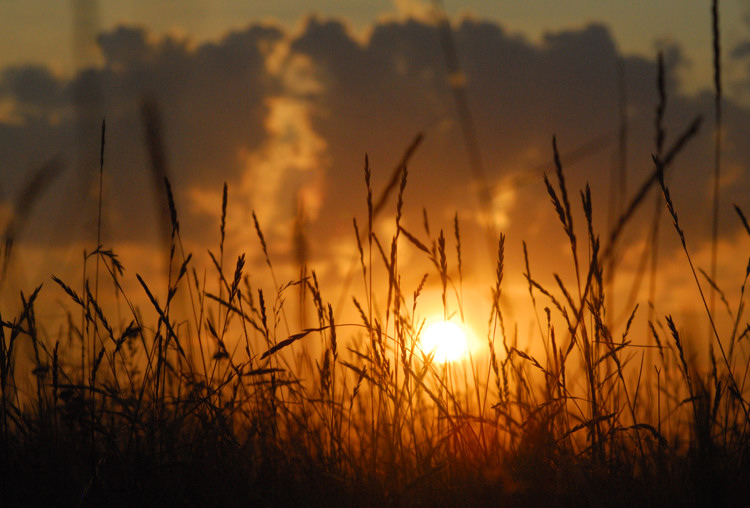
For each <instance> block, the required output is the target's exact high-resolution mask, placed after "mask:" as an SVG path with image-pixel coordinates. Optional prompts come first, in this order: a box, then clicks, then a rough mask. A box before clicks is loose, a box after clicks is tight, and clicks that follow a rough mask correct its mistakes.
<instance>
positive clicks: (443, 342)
mask: <svg viewBox="0 0 750 508" xmlns="http://www.w3.org/2000/svg"><path fill="white" fill-rule="evenodd" d="M421 345H422V351H424V352H425V354H430V353H432V352H433V351H434V354H435V356H434V359H435V361H437V362H441V363H445V362H454V361H456V360H460V359H461V358H462V357H463V356H465V355H466V353H467V352H468V350H469V346H468V341H467V339H466V332H465V331H464V330H463V328H461V327H460V326H459V325H457V324H456V323H451V322H450V321H438V322H436V323H433V324H431V325H429V326H428V327H427V328H426V329H425V331H424V333H423V334H422V340H421Z"/></svg>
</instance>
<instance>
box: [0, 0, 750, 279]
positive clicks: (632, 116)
mask: <svg viewBox="0 0 750 508" xmlns="http://www.w3.org/2000/svg"><path fill="white" fill-rule="evenodd" d="M400 5H402V6H403V8H404V9H411V8H412V7H414V6H415V5H422V4H421V3H418V2H417V3H414V2H402V3H400ZM453 28H454V30H453V35H454V40H455V45H456V49H457V56H458V61H459V64H460V66H461V68H462V71H463V77H464V83H465V90H466V93H467V96H468V103H469V109H470V111H471V112H472V116H473V120H474V127H475V130H476V133H477V137H478V146H479V150H480V152H481V155H482V159H483V162H484V168H485V172H486V176H487V185H488V187H489V190H490V193H491V200H492V202H493V203H494V206H495V208H496V209H495V212H496V214H497V216H496V218H495V223H496V224H498V225H499V226H500V227H501V229H502V230H503V231H504V232H505V233H506V234H507V235H508V238H509V241H508V256H509V259H510V260H511V261H512V262H514V263H516V262H520V261H521V259H522V258H521V240H526V241H527V242H528V243H529V246H530V252H531V253H532V262H534V263H536V264H537V265H542V266H547V265H550V264H552V261H553V260H554V259H556V258H557V257H559V256H557V254H559V255H564V253H565V242H564V235H563V233H562V230H561V228H560V226H559V224H557V223H556V222H555V220H556V219H555V216H554V213H553V211H552V209H551V206H550V204H549V198H548V196H547V194H546V191H545V189H544V186H543V184H542V180H541V173H542V170H543V169H545V168H546V170H547V171H548V172H550V173H551V166H550V163H551V159H552V150H551V140H552V137H553V135H555V136H556V137H557V141H558V146H559V147H560V151H561V153H562V161H563V164H564V166H565V171H566V175H567V178H568V186H569V192H570V194H571V200H572V202H573V207H574V209H575V217H576V220H577V221H578V222H577V233H578V235H579V238H581V239H583V238H584V237H585V225H584V222H583V215H582V212H580V197H579V194H578V190H579V189H582V188H583V187H584V186H585V184H586V183H587V182H588V183H589V184H590V185H591V188H592V193H593V196H594V210H595V217H594V222H595V227H596V228H597V229H598V231H599V232H601V233H602V234H603V236H606V235H605V234H606V231H607V228H608V225H609V224H610V223H611V219H610V217H611V216H612V215H613V212H612V207H613V206H615V203H617V202H620V204H621V206H622V204H623V203H624V202H625V201H627V199H626V198H629V197H632V195H633V194H634V193H635V191H636V189H637V188H638V186H639V185H640V184H641V183H642V182H643V181H644V180H645V179H646V178H647V177H648V175H649V174H650V172H651V171H652V169H653V163H652V162H651V154H652V153H653V152H654V151H655V147H654V116H655V112H654V111H655V106H656V103H657V90H656V73H657V66H656V62H655V59H646V58H643V57H635V56H626V55H623V54H621V52H620V51H619V50H618V48H617V45H616V44H615V41H614V40H613V38H612V35H611V33H610V31H609V30H608V29H607V27H606V26H603V25H599V24H591V25H589V26H587V27H584V28H581V29H576V30H568V31H564V32H559V33H550V34H547V35H546V36H545V37H544V38H543V39H542V40H541V41H539V42H531V41H529V40H527V39H524V38H523V37H521V36H518V35H513V34H510V33H509V32H507V31H506V30H505V29H504V28H503V27H502V26H499V25H498V24H496V23H494V22H487V21H482V20H477V19H473V18H465V19H463V20H461V21H460V23H458V24H456V25H455V26H454V27H453ZM99 44H100V46H101V49H102V54H103V59H104V64H103V66H102V67H101V68H95V69H89V70H87V71H86V72H83V73H81V74H79V75H78V76H76V77H74V78H72V79H67V78H63V77H58V76H55V75H53V74H52V73H51V72H50V71H48V70H46V69H44V68H39V67H21V68H13V69H5V70H4V71H3V72H2V79H1V80H0V105H3V106H2V108H0V143H2V144H3V146H5V147H8V148H7V149H4V150H3V151H0V164H2V166H3V167H4V168H7V170H6V172H5V174H6V175H7V178H6V179H7V182H3V190H4V191H5V198H6V199H8V200H11V198H12V196H14V195H17V193H18V192H19V190H20V189H22V187H23V185H24V183H23V182H25V181H28V178H29V177H27V176H26V174H27V173H28V172H29V171H32V170H34V169H35V168H37V167H40V166H41V165H42V164H43V163H44V162H45V161H47V160H49V159H51V158H60V159H62V160H64V161H65V166H66V167H67V168H68V169H67V170H68V171H69V172H75V171H76V168H77V166H80V165H81V164H80V163H81V160H88V161H89V162H88V163H87V164H88V165H89V166H96V164H95V162H91V161H97V160H98V159H97V157H95V156H92V155H91V154H94V155H97V154H98V143H99V140H98V137H97V128H98V125H99V122H100V120H101V118H102V117H104V116H106V118H107V145H106V146H107V149H106V162H105V179H106V184H107V186H106V189H107V190H106V192H107V204H108V207H107V210H108V212H107V213H108V215H107V220H108V230H107V231H108V234H109V237H108V238H109V239H110V241H111V242H113V243H114V242H117V241H119V240H120V239H122V241H128V242H136V243H138V242H148V241H151V242H154V241H155V238H156V236H155V235H156V233H155V231H152V232H151V234H150V236H149V235H148V234H144V231H148V230H149V229H154V230H155V228H154V227H153V226H152V224H153V223H154V219H153V217H155V211H154V210H155V205H153V202H154V201H155V199H156V198H155V197H154V196H155V193H156V191H154V189H153V188H152V184H151V179H152V177H151V175H150V174H149V165H150V163H149V159H148V154H147V151H146V149H145V148H144V134H143V119H142V113H141V108H142V103H143V100H144V98H149V99H150V100H152V101H153V102H154V103H155V104H157V105H158V108H159V112H160V114H161V120H162V123H161V125H162V134H163V138H164V142H165V149H166V155H167V160H168V165H169V167H168V169H169V171H170V177H171V179H172V181H173V183H174V187H175V190H176V193H177V198H178V206H180V205H181V210H180V211H181V214H183V217H182V218H183V222H184V224H185V227H183V233H184V234H185V235H192V237H191V238H192V239H193V240H194V241H195V242H198V244H199V245H201V244H202V243H205V242H208V241H212V240H211V239H213V238H215V237H216V234H215V233H214V232H213V231H215V230H216V229H217V228H218V225H217V217H218V214H219V211H220V195H221V185H222V183H223V182H224V181H227V182H229V185H230V196H232V201H230V203H233V204H234V205H235V207H236V209H237V210H239V212H237V213H235V215H234V217H235V218H234V219H232V220H233V221H234V222H232V223H231V224H230V228H233V229H232V230H233V231H235V232H238V231H240V230H241V229H244V231H245V232H244V233H237V234H240V235H242V234H244V235H245V236H244V237H242V241H241V242H237V244H236V245H235V247H237V248H238V249H241V248H243V247H245V248H247V242H248V241H250V237H251V236H252V233H253V231H252V228H251V222H250V219H249V216H250V214H249V212H250V210H256V212H258V215H259V219H260V220H261V223H263V224H265V225H268V229H269V234H270V235H271V237H272V239H274V240H275V241H276V243H275V244H274V245H275V246H273V247H272V248H273V249H274V250H275V251H276V252H277V253H278V254H279V255H280V256H281V259H282V260H291V259H292V256H291V252H292V250H293V248H292V246H291V245H292V244H291V242H290V239H291V237H292V229H293V227H294V222H295V220H294V219H295V217H294V215H295V213H296V210H298V209H299V206H300V204H302V206H304V208H305V210H306V213H305V215H306V217H307V221H308V234H309V235H310V239H311V241H310V245H311V250H310V255H311V258H310V260H311V261H312V262H315V263H319V264H320V266H322V267H323V268H322V269H325V268H326V267H327V268H328V269H330V270H332V271H335V269H336V267H335V266H332V264H333V263H332V261H331V260H337V261H336V263H338V262H339V261H338V260H340V259H346V255H345V254H342V252H343V251H342V247H341V246H342V244H343V243H344V242H349V243H351V241H352V226H351V219H352V216H355V215H356V216H358V217H360V218H361V217H364V213H365V192H366V191H365V189H364V176H363V165H364V156H365V154H368V156H369V160H370V163H371V167H372V169H373V186H374V189H375V193H376V195H377V194H378V193H379V192H381V191H382V189H383V188H384V187H385V185H386V183H387V182H388V180H389V179H390V177H391V174H392V171H393V169H394V167H395V166H396V164H397V163H398V161H399V160H400V158H401V156H402V153H403V151H404V150H405V149H406V148H407V147H408V146H409V145H410V143H411V142H412V140H413V139H414V137H415V136H416V135H417V134H418V133H423V134H424V136H425V137H424V142H423V143H422V144H421V146H420V147H419V148H418V150H417V152H416V154H415V155H414V157H413V158H412V160H411V164H410V167H409V183H408V187H407V191H406V208H405V217H404V221H405V224H406V227H407V228H410V229H412V230H414V231H415V232H417V233H420V234H422V212H421V211H422V208H423V207H425V208H426V209H427V210H428V211H429V212H430V218H431V220H432V221H433V225H434V228H445V229H446V230H447V229H450V228H452V222H451V221H452V217H453V214H454V213H455V212H456V211H458V213H459V217H460V219H461V221H462V223H463V224H464V225H465V226H466V228H467V230H466V236H465V237H464V239H465V241H467V244H465V248H471V244H470V243H469V241H470V240H471V241H473V242H474V244H475V245H478V247H476V248H475V249H476V250H477V251H480V250H481V251H482V252H484V251H483V249H484V245H485V239H483V238H482V237H483V235H484V232H483V230H482V226H481V224H480V221H479V219H478V217H479V213H478V211H479V204H478V199H477V193H476V182H473V181H472V176H471V175H472V172H471V170H470V166H469V162H468V157H467V153H466V148H465V145H464V141H463V133H462V126H461V124H460V123H459V120H458V115H457V113H456V106H455V103H454V98H453V93H452V90H451V88H450V86H449V83H448V79H447V74H448V72H447V66H446V63H445V56H444V53H443V51H444V50H443V46H442V45H441V39H440V33H439V31H438V28H437V27H436V26H434V25H433V24H432V23H430V22H429V21H427V17H426V16H422V17H420V18H419V19H415V18H409V19H399V20H382V21H380V22H378V23H376V24H374V25H373V26H372V27H371V30H370V31H369V32H368V33H367V34H366V36H365V37H362V36H355V35H354V34H352V33H351V32H350V30H349V28H348V26H347V24H346V23H345V22H344V21H341V20H333V19H321V18H317V17H312V18H310V19H308V20H307V21H306V23H305V24H304V25H303V26H302V27H301V28H300V29H299V30H298V31H291V30H288V29H285V28H281V27H276V26H269V25H261V24H254V25H251V26H249V27H247V28H246V29H244V30H241V31H237V32H234V33H231V34H228V35H226V36H225V37H224V38H222V39H221V40H217V41H215V42H211V43H201V44H195V43H193V42H192V41H191V40H189V39H186V38H178V37H175V36H164V37H162V36H159V37H157V36H154V35H153V34H149V33H148V32H146V31H145V30H144V29H140V28H133V27H120V28H118V29H116V30H114V31H112V32H108V33H105V34H102V35H101V37H100V39H99ZM668 49H669V51H668V53H667V55H666V62H667V69H666V70H667V78H668V79H667V96H668V104H667V115H666V126H667V129H668V133H667V146H669V145H671V143H673V142H674V141H675V140H676V138H677V137H678V135H679V134H680V133H681V132H682V130H683V129H685V128H686V127H687V126H688V125H689V124H690V122H691V121H692V119H693V118H694V117H696V116H698V115H702V116H703V117H704V122H703V125H702V127H701V130H700V131H699V134H698V135H697V136H696V138H695V139H694V140H692V141H691V143H690V145H689V146H688V148H686V150H685V151H684V153H683V154H682V155H681V156H680V157H678V159H677V160H676V163H675V165H674V168H673V169H672V170H671V173H670V175H669V177H668V181H669V184H670V186H671V187H672V189H673V197H674V200H675V204H676V206H677V210H678V213H679V214H680V219H681V221H682V222H683V225H684V229H685V230H686V232H687V234H688V238H689V241H690V242H691V246H692V247H694V248H695V249H696V250H701V251H702V250H704V249H705V245H706V242H707V241H708V239H709V234H710V233H709V231H710V220H709V217H708V215H709V214H708V212H707V211H708V210H710V203H711V178H712V168H713V155H712V146H713V137H712V136H713V124H712V121H711V118H712V116H711V115H712V111H713V110H712V107H713V103H712V101H713V98H712V95H711V94H710V93H708V92H706V93H704V94H700V95H697V96H686V95H682V94H681V93H680V86H679V85H680V83H679V82H678V78H677V76H678V73H677V70H678V69H679V68H680V66H681V65H684V59H683V57H682V55H681V54H680V52H679V49H678V48H675V47H672V48H668ZM621 83H622V84H623V86H621ZM623 91H624V94H625V95H624V97H623V96H622V92H623ZM74 97H76V98H77V102H71V100H70V99H71V98H74ZM623 99H624V101H625V102H624V105H625V111H626V119H627V138H626V142H627V152H626V154H627V158H626V160H627V167H628V174H627V178H626V184H627V188H626V189H624V190H622V189H621V190H619V191H616V192H615V194H612V191H611V189H610V183H611V178H612V177H611V176H610V175H612V174H613V171H614V168H615V167H616V166H617V164H618V129H619V127H620V124H621V121H622V118H621V114H620V111H621V108H620V105H621V101H622V100H623ZM71 104H74V106H72V105H71ZM724 120H725V124H724V138H723V153H722V161H723V177H722V205H721V233H722V236H723V238H724V239H725V241H727V242H731V239H732V238H735V236H736V235H737V233H738V231H739V227H740V223H739V221H738V220H737V219H736V216H735V214H734V211H733V209H732V207H731V203H737V204H739V205H740V206H741V207H743V209H745V210H746V211H750V198H748V194H747V192H746V189H748V184H750V181H748V178H749V173H748V171H747V169H746V161H748V160H750V146H748V145H747V143H745V142H744V136H745V132H746V126H747V125H748V122H749V121H750V112H749V111H748V110H747V109H745V108H743V107H742V106H740V105H738V104H734V103H732V102H731V101H729V100H725V116H724ZM76 133H78V134H76ZM81 133H84V135H82V134H81ZM86 136H88V137H86ZM81 147H83V148H81ZM81 150H83V151H87V152H88V153H89V156H88V158H86V157H82V156H81V155H80V152H81ZM76 152H78V155H76ZM540 168H541V169H540ZM84 169H85V168H84ZM95 169H96V167H93V168H92V167H89V168H88V169H87V170H86V171H87V173H86V174H87V175H88V177H87V178H88V180H86V181H87V182H88V183H85V185H86V186H88V187H87V188H89V187H91V188H93V184H92V182H93V181H94V180H93V179H92V175H93V174H95ZM76 181H78V180H75V179H72V178H69V179H68V180H67V183H64V181H63V180H61V182H63V183H59V184H58V187H56V189H57V193H58V194H63V195H64V194H65V193H66V191H65V190H64V188H63V187H62V185H64V184H65V185H71V184H72V183H74V182H76ZM82 185H83V184H82ZM53 189H55V186H53ZM49 192H52V193H54V192H55V191H54V190H52V191H49ZM86 195H88V196H91V195H95V193H93V194H92V193H91V192H87V193H86ZM59 201H64V200H63V197H60V198H57V199H55V198H52V197H50V196H49V193H48V194H45V197H42V198H41V201H40V205H39V206H40V207H41V211H40V212H39V214H38V215H37V216H36V220H37V221H38V222H41V223H43V222H44V221H45V218H44V217H46V216H47V215H48V214H50V213H59V212H54V210H53V207H52V203H55V206H64V205H61V204H60V203H58V202H59ZM212 203H214V204H213V208H214V212H213V213H212V212H211V208H212ZM58 209H59V208H58ZM393 211H394V205H393V204H391V206H390V208H389V209H388V213H390V214H392V213H393ZM652 211H653V205H652V200H648V204H647V205H646V206H644V208H643V210H642V212H641V213H639V214H638V215H637V216H636V218H635V219H634V222H633V224H632V225H631V226H630V227H629V229H628V232H627V234H626V236H625V238H624V242H625V244H626V245H625V249H626V251H627V249H632V248H633V246H637V245H640V242H642V241H643V238H644V235H645V232H646V231H647V230H648V228H649V226H650V219H651V216H652V213H653V212H652ZM230 213H231V211H230ZM434 228H433V230H434ZM29 229H30V231H29V232H28V233H27V235H28V238H30V239H33V240H35V241H37V242H42V241H48V240H49V239H48V237H47V236H45V235H44V234H40V233H34V231H37V230H38V229H37V227H36V226H34V225H33V224H30V225H29ZM57 229H60V228H57ZM39 230H41V231H43V230H44V228H43V227H42V228H41V229H39ZM662 231H663V233H664V235H671V237H673V236H674V232H673V231H671V230H670V229H669V225H668V223H667V222H666V220H665V222H664V224H663V227H662ZM433 232H434V231H433ZM665 237H666V236H665ZM64 238H65V237H63V239H62V240H64ZM58 240H59V239H58ZM318 240H321V241H318ZM581 241H582V242H583V240H581ZM667 245H668V246H669V247H668V249H667V250H666V251H665V252H666V254H665V256H670V255H671V254H670V253H673V252H674V250H670V249H672V248H673V246H672V244H667ZM344 250H345V249H344ZM537 252H542V253H543V255H541V254H540V255H538V256H537V255H535V253H537ZM628 252H629V251H628ZM631 257H633V256H630V257H626V258H623V264H624V265H623V266H626V267H628V268H629V269H630V268H632V266H631V265H632V263H631V265H628V264H627V263H629V261H628V260H629V259H630V258H631ZM635 257H637V256H635ZM515 266H521V265H519V264H515ZM467 270H471V267H470V266H469V267H468V268H467ZM416 276H417V277H419V276H421V273H419V274H416Z"/></svg>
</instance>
